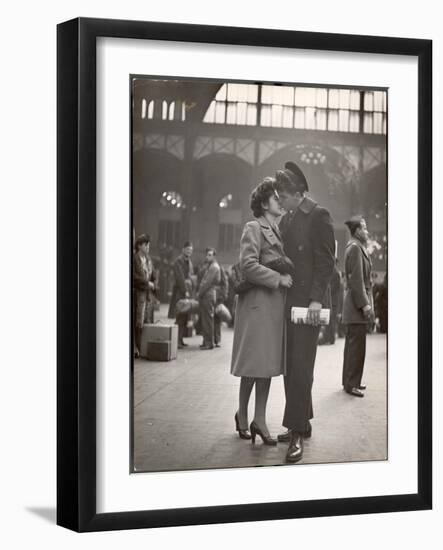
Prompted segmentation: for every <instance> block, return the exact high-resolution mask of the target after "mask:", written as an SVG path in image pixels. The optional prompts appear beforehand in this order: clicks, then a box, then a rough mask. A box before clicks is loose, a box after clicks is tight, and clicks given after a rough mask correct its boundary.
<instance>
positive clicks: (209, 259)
mask: <svg viewBox="0 0 443 550" xmlns="http://www.w3.org/2000/svg"><path fill="white" fill-rule="evenodd" d="M220 280H221V277H220V265H219V263H218V262H217V259H216V251H215V248H211V247H208V248H207V249H206V261H205V271H204V272H203V276H202V279H201V282H200V284H199V287H198V293H197V296H198V301H199V303H200V317H201V326H202V335H203V343H202V345H201V346H200V349H202V350H207V349H213V348H214V315H215V305H216V299H217V287H218V286H219V285H220Z"/></svg>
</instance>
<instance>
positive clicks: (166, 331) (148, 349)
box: [140, 323, 178, 361]
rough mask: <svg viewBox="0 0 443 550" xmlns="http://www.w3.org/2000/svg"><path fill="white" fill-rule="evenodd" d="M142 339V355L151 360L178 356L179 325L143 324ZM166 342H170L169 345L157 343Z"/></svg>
mask: <svg viewBox="0 0 443 550" xmlns="http://www.w3.org/2000/svg"><path fill="white" fill-rule="evenodd" d="M140 340H141V341H140V357H145V358H146V359H150V360H151V361H170V360H171V359H176V358H177V344H178V326H177V325H165V324H161V323H155V324H146V325H144V326H143V329H142V335H141V339H140ZM165 343H169V347H168V346H158V345H157V344H165ZM154 357H167V359H155V358H154Z"/></svg>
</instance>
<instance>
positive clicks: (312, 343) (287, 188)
mask: <svg viewBox="0 0 443 550" xmlns="http://www.w3.org/2000/svg"><path fill="white" fill-rule="evenodd" d="M276 179H277V189H278V192H279V195H280V198H281V204H282V206H283V208H284V209H285V210H286V212H287V213H286V214H285V215H284V216H283V218H282V220H281V223H280V230H281V233H282V237H283V245H284V250H285V254H287V256H289V258H290V259H291V260H292V262H293V263H294V266H295V272H294V276H293V285H292V287H291V288H290V289H289V290H288V293H287V298H286V310H285V316H286V324H287V348H286V359H287V361H286V369H287V374H286V376H285V378H284V381H285V394H286V406H285V412H284V417H283V426H285V427H286V428H287V429H288V431H287V432H285V433H284V434H280V435H279V441H289V447H288V452H287V454H286V460H287V462H297V461H299V460H300V459H301V458H302V457H303V438H305V437H310V436H311V429H312V428H311V424H310V419H311V418H313V410H312V397H311V391H312V383H313V374H314V363H315V357H316V353H317V340H318V335H319V330H320V326H319V322H320V310H321V309H322V308H326V307H330V290H329V281H330V278H331V275H332V272H333V270H334V265H335V239H334V230H333V226H332V219H331V216H330V214H329V212H328V211H327V210H326V209H325V208H323V207H321V206H319V205H318V204H317V203H316V202H315V201H314V200H312V199H311V198H310V197H308V196H307V195H306V194H305V193H306V192H307V191H308V184H307V181H306V178H305V176H304V174H303V172H302V171H301V169H300V168H299V167H298V166H297V165H296V164H295V163H294V162H287V163H286V164H285V169H284V170H279V171H278V172H277V174H276ZM293 306H299V307H307V308H308V320H307V324H294V323H292V322H291V320H290V315H291V307H293Z"/></svg>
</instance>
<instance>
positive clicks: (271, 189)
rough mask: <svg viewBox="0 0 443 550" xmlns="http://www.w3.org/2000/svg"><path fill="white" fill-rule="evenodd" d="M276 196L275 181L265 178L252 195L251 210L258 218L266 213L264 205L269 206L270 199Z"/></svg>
mask: <svg viewBox="0 0 443 550" xmlns="http://www.w3.org/2000/svg"><path fill="white" fill-rule="evenodd" d="M273 195H276V191H275V179H274V178H265V179H264V180H263V181H262V182H261V183H260V184H259V185H257V187H256V188H255V189H254V190H253V191H252V193H251V202H250V206H251V210H252V213H253V214H254V216H255V217H256V218H259V217H260V216H263V214H264V213H265V211H264V209H263V204H267V203H268V201H269V199H270V197H272V196H273Z"/></svg>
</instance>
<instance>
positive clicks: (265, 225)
mask: <svg viewBox="0 0 443 550" xmlns="http://www.w3.org/2000/svg"><path fill="white" fill-rule="evenodd" d="M257 221H258V223H259V224H260V227H263V228H264V229H269V230H271V231H274V233H275V234H276V235H277V237H278V238H279V239H280V240H281V233H280V229H279V228H278V225H277V224H274V225H271V224H270V223H269V222H268V220H267V219H266V218H265V217H264V216H260V217H259V218H258V219H257Z"/></svg>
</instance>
